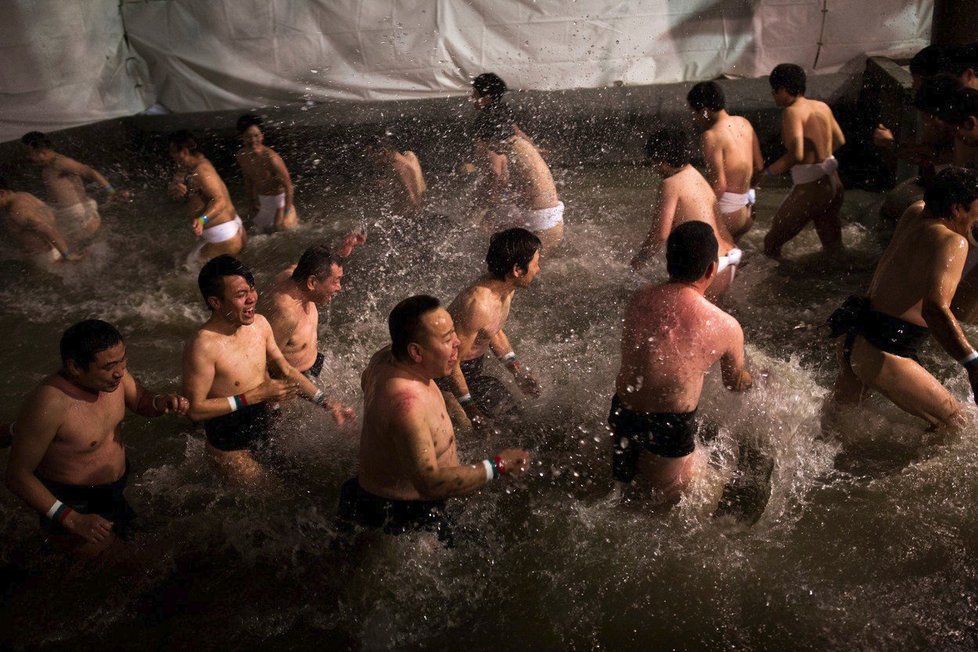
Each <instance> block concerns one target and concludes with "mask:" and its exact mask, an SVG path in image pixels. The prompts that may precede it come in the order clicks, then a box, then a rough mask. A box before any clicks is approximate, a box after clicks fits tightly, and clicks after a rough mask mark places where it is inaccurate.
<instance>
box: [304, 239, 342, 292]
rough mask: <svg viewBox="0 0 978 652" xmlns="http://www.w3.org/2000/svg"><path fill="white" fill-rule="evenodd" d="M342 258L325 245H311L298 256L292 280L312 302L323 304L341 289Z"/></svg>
mask: <svg viewBox="0 0 978 652" xmlns="http://www.w3.org/2000/svg"><path fill="white" fill-rule="evenodd" d="M342 278H343V260H342V259H341V258H340V257H339V256H337V255H336V254H334V253H333V252H332V251H330V249H329V247H327V246H326V245H322V244H319V245H313V246H311V247H309V248H308V249H306V250H305V251H304V252H303V253H302V256H300V257H299V264H298V265H296V266H295V270H293V271H292V280H293V281H294V282H295V284H296V285H297V286H299V289H301V290H302V292H303V293H305V294H306V296H308V297H309V299H310V300H311V301H313V303H317V304H319V305H324V304H327V303H329V302H330V300H331V299H332V298H333V297H334V296H335V295H336V293H337V292H339V291H340V290H341V289H342V286H341V279H342Z"/></svg>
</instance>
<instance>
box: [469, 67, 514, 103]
mask: <svg viewBox="0 0 978 652" xmlns="http://www.w3.org/2000/svg"><path fill="white" fill-rule="evenodd" d="M472 88H474V89H475V92H476V93H478V94H479V95H480V96H481V97H487V96H488V97H489V98H491V99H492V103H495V102H498V101H499V100H500V99H501V98H502V96H503V93H505V92H506V91H507V87H506V82H504V81H503V80H502V77H500V76H499V75H497V74H496V73H494V72H484V73H482V74H481V75H478V76H477V77H476V78H475V79H473V80H472Z"/></svg>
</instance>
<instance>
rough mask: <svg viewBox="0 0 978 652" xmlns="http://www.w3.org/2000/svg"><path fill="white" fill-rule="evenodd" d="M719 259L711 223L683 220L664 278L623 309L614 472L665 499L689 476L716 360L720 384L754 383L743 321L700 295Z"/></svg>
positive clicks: (613, 421) (675, 497)
mask: <svg viewBox="0 0 978 652" xmlns="http://www.w3.org/2000/svg"><path fill="white" fill-rule="evenodd" d="M717 263H718V261H717V239H716V236H715V235H714V234H713V228H712V227H711V226H710V225H709V224H706V223H704V222H696V221H691V222H685V223H683V224H681V225H680V226H678V227H676V229H675V230H673V232H672V233H671V234H670V235H669V238H668V240H667V241H666V269H667V270H668V272H669V281H668V282H667V283H663V284H660V285H651V284H650V285H646V286H645V287H643V288H641V289H640V290H639V291H638V292H636V293H635V295H634V296H633V297H632V300H631V302H630V303H629V305H628V308H627V310H626V312H625V325H624V329H623V333H622V341H621V370H620V371H619V372H618V379H617V381H616V383H615V397H614V399H613V400H612V402H611V413H610V414H609V415H608V423H609V425H610V426H611V430H612V436H613V443H614V456H613V458H612V460H613V461H612V475H613V476H614V478H615V480H617V481H619V482H623V483H626V484H631V483H632V481H633V479H635V478H636V475H638V476H639V477H640V478H643V479H644V482H643V483H642V488H643V489H646V490H652V492H653V493H654V495H656V497H657V498H661V499H662V502H664V503H676V502H678V501H679V499H680V497H681V495H682V492H683V491H684V490H685V489H686V488H687V487H688V486H689V483H690V481H691V480H692V478H693V474H694V466H695V457H694V450H695V448H696V441H695V437H696V432H697V428H698V425H697V419H696V408H697V405H698V404H699V400H700V394H701V392H702V391H703V377H704V375H705V374H706V372H707V370H708V369H709V368H710V367H712V366H713V365H714V363H716V362H717V360H719V361H720V369H721V373H722V374H723V384H724V386H726V388H727V389H730V390H733V391H737V392H742V391H745V390H747V389H748V388H750V386H751V384H752V382H753V381H752V379H751V375H750V373H748V372H747V370H746V369H745V368H744V333H743V331H742V330H741V328H740V324H738V323H737V320H736V319H734V318H733V317H731V316H730V315H728V314H727V313H725V312H723V311H722V310H720V309H719V308H717V307H716V306H715V305H713V304H712V303H710V302H709V301H708V300H707V299H706V298H705V297H704V293H705V292H706V289H707V288H708V287H709V286H710V283H712V282H713V277H714V276H716V273H717ZM632 486H635V485H632Z"/></svg>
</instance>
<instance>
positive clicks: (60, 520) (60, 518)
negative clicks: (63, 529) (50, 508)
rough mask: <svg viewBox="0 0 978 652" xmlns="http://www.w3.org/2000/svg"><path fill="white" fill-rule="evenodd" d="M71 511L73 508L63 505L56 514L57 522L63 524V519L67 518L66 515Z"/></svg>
mask: <svg viewBox="0 0 978 652" xmlns="http://www.w3.org/2000/svg"><path fill="white" fill-rule="evenodd" d="M73 511H75V510H73V509H72V508H70V507H68V506H67V505H65V508H64V509H62V510H61V513H60V514H58V523H60V524H61V525H64V524H65V519H66V518H68V515H69V514H71V513H72V512H73Z"/></svg>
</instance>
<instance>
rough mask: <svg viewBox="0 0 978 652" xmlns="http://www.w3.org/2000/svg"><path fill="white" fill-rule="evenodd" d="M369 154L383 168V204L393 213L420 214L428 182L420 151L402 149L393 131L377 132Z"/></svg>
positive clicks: (381, 180) (381, 181)
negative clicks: (417, 152) (423, 169)
mask: <svg viewBox="0 0 978 652" xmlns="http://www.w3.org/2000/svg"><path fill="white" fill-rule="evenodd" d="M367 154H368V156H370V157H371V158H372V160H373V164H374V165H375V166H376V167H377V169H378V170H379V172H380V175H381V176H380V179H378V182H379V186H380V187H381V190H382V191H383V198H382V201H383V203H384V205H385V206H389V207H390V211H391V213H393V214H394V215H397V216H400V217H420V216H421V213H422V211H423V210H424V205H425V201H424V199H425V192H426V191H427V190H428V185H427V184H426V183H425V180H424V172H422V170H421V162H420V161H419V160H418V156H417V154H415V153H414V152H412V151H410V150H404V151H401V148H400V147H398V145H397V142H396V138H395V136H394V134H393V133H391V132H390V131H385V132H384V133H383V134H382V135H380V136H378V137H377V139H376V140H375V141H374V143H373V144H372V145H371V146H370V147H369V148H368V151H367Z"/></svg>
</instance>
